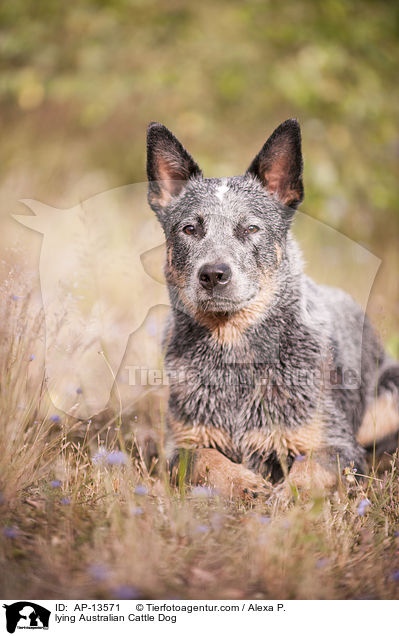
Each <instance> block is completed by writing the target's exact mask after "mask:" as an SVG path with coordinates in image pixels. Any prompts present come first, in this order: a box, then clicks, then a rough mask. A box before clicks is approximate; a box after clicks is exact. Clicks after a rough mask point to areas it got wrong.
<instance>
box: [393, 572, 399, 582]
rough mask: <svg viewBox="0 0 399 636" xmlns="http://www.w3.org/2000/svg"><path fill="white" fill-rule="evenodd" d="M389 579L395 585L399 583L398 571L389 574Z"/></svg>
mask: <svg viewBox="0 0 399 636" xmlns="http://www.w3.org/2000/svg"><path fill="white" fill-rule="evenodd" d="M391 579H392V581H395V583H399V570H396V571H395V572H393V573H392V574H391Z"/></svg>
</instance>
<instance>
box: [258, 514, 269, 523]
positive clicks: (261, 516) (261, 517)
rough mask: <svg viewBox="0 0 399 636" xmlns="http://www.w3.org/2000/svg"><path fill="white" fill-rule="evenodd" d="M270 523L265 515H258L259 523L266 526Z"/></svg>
mask: <svg viewBox="0 0 399 636" xmlns="http://www.w3.org/2000/svg"><path fill="white" fill-rule="evenodd" d="M270 522H271V519H270V517H267V516H266V515H260V517H259V523H264V524H268V523H270Z"/></svg>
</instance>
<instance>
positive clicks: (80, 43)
mask: <svg viewBox="0 0 399 636" xmlns="http://www.w3.org/2000/svg"><path fill="white" fill-rule="evenodd" d="M398 36H399V5H398V3H396V2H389V1H388V2H383V3H382V2H379V1H377V0H351V1H347V0H324V2H317V1H314V0H288V1H287V2H284V3H276V2H272V0H267V1H257V0H251V1H249V2H238V1H237V0H221V1H219V2H217V3H215V2H212V1H210V0H203V1H202V2H201V3H190V2H187V1H186V2H182V1H180V0H171V1H170V2H168V3H164V2H161V1H160V0H81V1H80V2H79V3H66V2H65V3H58V2H54V1H53V0H13V2H8V3H2V4H1V5H0V51H1V62H0V64H1V75H0V100H1V102H0V117H1V122H0V129H1V138H2V144H1V148H0V159H1V164H2V168H3V174H4V171H5V173H6V174H7V172H12V171H16V170H25V171H28V170H29V171H30V174H31V181H30V182H29V183H30V188H31V191H30V192H29V193H28V194H29V196H43V193H44V192H46V193H47V194H49V193H52V194H54V193H56V192H58V193H59V192H61V191H62V190H65V189H66V188H67V185H68V183H70V182H71V181H72V182H73V180H74V179H77V178H78V176H77V175H78V174H79V173H80V174H83V173H85V172H90V171H94V172H95V171H99V172H100V174H105V175H106V178H107V183H104V187H107V185H108V186H109V185H113V186H117V185H122V184H124V183H130V182H133V181H141V180H144V179H145V143H144V140H145V128H146V125H147V123H148V122H149V121H150V120H160V121H162V122H163V123H165V124H166V125H167V126H169V127H170V128H171V129H172V130H173V131H174V132H175V133H176V135H177V136H178V137H179V138H181V139H182V141H183V143H185V144H186V145H187V147H188V148H189V149H190V150H191V151H192V152H193V154H194V156H195V157H196V158H197V159H198V161H199V162H200V163H201V165H202V166H203V167H204V170H205V173H206V174H207V176H221V175H224V174H231V173H239V172H242V171H243V170H244V169H245V168H246V167H247V165H248V164H249V162H250V160H251V158H252V155H253V154H254V153H255V152H256V151H257V150H258V148H259V147H260V145H261V144H262V143H263V141H264V139H265V138H266V136H267V135H268V134H270V132H271V131H272V130H273V128H274V127H275V126H276V125H277V124H278V123H280V122H281V121H282V120H283V119H285V118H287V117H292V116H296V117H297V118H298V119H299V120H300V122H301V124H302V127H303V137H304V153H305V159H306V167H305V171H306V174H305V178H306V193H307V198H306V203H305V205H304V210H306V211H308V212H309V213H311V214H313V215H314V216H317V217H318V218H320V219H321V220H323V221H326V222H328V223H330V224H332V225H333V226H334V227H336V228H337V229H338V230H340V231H343V232H345V233H347V234H349V235H350V236H351V237H352V238H353V239H355V240H359V241H364V242H365V243H366V244H367V245H368V247H369V248H370V249H375V250H377V253H378V254H379V256H382V252H383V249H385V247H386V246H387V245H388V244H389V245H392V243H393V241H397V236H398V230H399V215H398V212H397V210H398V204H399V200H398V199H399V195H398V189H397V174H398V163H399V136H398V129H397V122H398V110H399V82H398V79H399V78H398V60H399V37H398ZM241 155H242V156H241ZM32 175H33V177H32ZM85 194H86V195H88V196H89V195H90V194H93V192H85ZM26 195H27V193H26V192H21V196H26ZM395 246H397V243H395Z"/></svg>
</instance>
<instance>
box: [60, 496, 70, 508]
mask: <svg viewBox="0 0 399 636" xmlns="http://www.w3.org/2000/svg"><path fill="white" fill-rule="evenodd" d="M61 503H62V505H63V506H69V504H70V503H71V500H70V499H69V497H63V498H62V499H61Z"/></svg>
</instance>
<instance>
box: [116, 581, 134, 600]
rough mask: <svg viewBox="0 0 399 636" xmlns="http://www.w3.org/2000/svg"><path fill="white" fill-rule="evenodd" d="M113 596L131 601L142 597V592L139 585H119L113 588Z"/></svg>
mask: <svg viewBox="0 0 399 636" xmlns="http://www.w3.org/2000/svg"><path fill="white" fill-rule="evenodd" d="M112 596H113V598H116V599H120V600H121V601H129V600H132V599H136V598H140V592H139V590H138V589H137V587H133V585H118V586H117V587H114V588H113V590H112Z"/></svg>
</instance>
